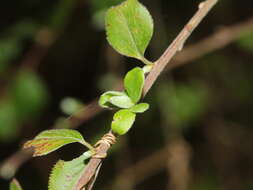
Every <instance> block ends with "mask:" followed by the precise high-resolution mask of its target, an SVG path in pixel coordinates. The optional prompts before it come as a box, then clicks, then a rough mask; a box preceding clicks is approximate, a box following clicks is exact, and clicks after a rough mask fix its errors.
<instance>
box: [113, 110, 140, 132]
mask: <svg viewBox="0 0 253 190" xmlns="http://www.w3.org/2000/svg"><path fill="white" fill-rule="evenodd" d="M135 116H136V114H135V113H133V112H131V111H129V110H127V109H125V110H120V111H118V112H116V113H115V114H114V116H113V121H112V125H111V128H112V131H113V132H114V133H116V134H118V135H124V134H125V133H127V132H128V131H129V129H130V128H131V127H132V125H133V123H134V121H135Z"/></svg>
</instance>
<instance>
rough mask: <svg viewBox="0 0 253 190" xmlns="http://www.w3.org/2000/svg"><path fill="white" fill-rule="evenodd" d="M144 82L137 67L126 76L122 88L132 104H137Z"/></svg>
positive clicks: (142, 73) (141, 73)
mask: <svg viewBox="0 0 253 190" xmlns="http://www.w3.org/2000/svg"><path fill="white" fill-rule="evenodd" d="M144 82H145V76H144V71H143V70H142V69H141V68H139V67H136V68H134V69H132V70H131V71H129V72H128V73H127V74H126V77H125V79H124V86H125V89H126V92H127V94H128V96H129V97H130V98H131V99H132V101H133V102H134V103H137V102H138V101H139V100H140V98H141V95H142V89H143V86H144Z"/></svg>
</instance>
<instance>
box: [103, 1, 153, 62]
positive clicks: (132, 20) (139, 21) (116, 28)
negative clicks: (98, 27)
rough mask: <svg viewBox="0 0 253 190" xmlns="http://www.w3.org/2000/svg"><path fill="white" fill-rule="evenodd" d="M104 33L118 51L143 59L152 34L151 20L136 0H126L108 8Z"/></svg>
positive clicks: (146, 11)
mask: <svg viewBox="0 0 253 190" xmlns="http://www.w3.org/2000/svg"><path fill="white" fill-rule="evenodd" d="M105 22H106V33H107V40H108V41H109V43H110V45H111V46H112V47H113V48H114V49H115V50H117V51H118V52H119V53H121V54H123V55H126V56H129V57H134V58H137V59H140V60H142V61H144V60H145V59H144V52H145V50H146V48H147V46H148V44H149V42H150V40H151V37H152V35H153V27H154V26H153V20H152V17H151V15H150V14H149V12H148V10H147V9H146V8H145V7H144V6H143V5H142V4H141V3H139V2H138V0H127V1H125V2H123V3H122V4H120V5H118V6H115V7H112V8H111V9H109V11H108V12H107V15H106V19H105Z"/></svg>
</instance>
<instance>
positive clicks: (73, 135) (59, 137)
mask: <svg viewBox="0 0 253 190" xmlns="http://www.w3.org/2000/svg"><path fill="white" fill-rule="evenodd" d="M75 142H78V143H81V144H83V145H85V146H87V144H88V143H87V142H86V141H85V140H84V139H83V136H82V135H81V134H80V133H79V132H78V131H76V130H71V129H53V130H47V131H43V132H41V133H40V134H39V135H37V136H36V137H35V138H34V139H33V140H30V141H27V142H26V143H25V144H24V148H30V147H33V148H34V150H35V152H34V154H33V156H43V155H46V154H49V153H50V152H53V151H55V150H57V149H59V148H60V147H62V146H64V145H67V144H70V143H75ZM88 148H90V147H88Z"/></svg>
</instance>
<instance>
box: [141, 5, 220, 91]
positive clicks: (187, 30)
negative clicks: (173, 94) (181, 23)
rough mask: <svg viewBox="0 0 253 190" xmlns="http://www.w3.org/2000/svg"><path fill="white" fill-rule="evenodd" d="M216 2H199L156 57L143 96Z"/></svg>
mask: <svg viewBox="0 0 253 190" xmlns="http://www.w3.org/2000/svg"><path fill="white" fill-rule="evenodd" d="M217 2H218V0H207V1H205V2H202V3H200V5H199V10H198V11H197V13H196V14H195V15H194V16H193V17H192V19H191V20H190V21H189V22H188V23H187V24H186V25H185V27H184V28H183V30H182V31H181V32H180V33H179V35H178V36H177V37H176V38H175V40H174V41H173V42H172V43H171V45H170V46H169V47H168V48H167V50H166V51H165V52H164V54H163V55H162V56H161V57H160V58H159V59H158V61H156V64H155V65H154V67H153V69H152V71H151V72H150V73H149V75H148V76H147V78H146V81H145V86H144V89H143V95H144V96H145V95H146V94H147V92H148V91H149V90H150V88H151V87H152V85H153V84H154V82H155V81H156V79H157V78H158V76H159V75H160V74H161V72H162V71H163V70H164V68H165V67H166V65H167V64H168V63H169V62H170V60H171V59H172V58H173V57H174V56H175V54H176V53H177V52H178V51H181V50H182V48H183V46H184V43H185V42H186V40H187V39H188V38H189V36H190V35H191V33H192V32H193V31H194V30H195V28H197V26H198V25H199V23H200V22H201V21H202V20H203V18H204V17H205V16H206V15H207V13H208V12H209V11H210V10H211V9H212V8H213V6H214V5H215V4H216V3H217Z"/></svg>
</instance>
